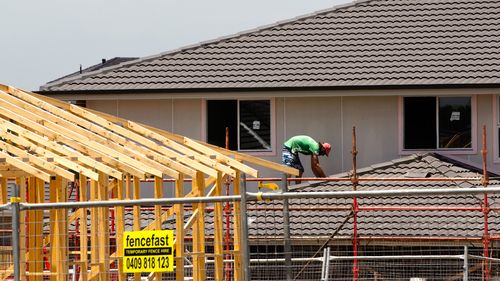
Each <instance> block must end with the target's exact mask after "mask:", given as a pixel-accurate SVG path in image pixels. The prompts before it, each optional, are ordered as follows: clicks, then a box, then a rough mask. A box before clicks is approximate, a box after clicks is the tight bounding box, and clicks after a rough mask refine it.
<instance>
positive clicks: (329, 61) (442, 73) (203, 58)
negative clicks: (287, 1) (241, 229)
mask: <svg viewBox="0 0 500 281" xmlns="http://www.w3.org/2000/svg"><path fill="white" fill-rule="evenodd" d="M499 55H500V0H453V1H451V0H429V1H422V0H404V1H401V0H371V1H363V2H359V1H357V2H353V3H350V4H349V5H344V6H338V7H334V8H332V9H327V10H323V11H320V12H317V13H312V14H309V15H305V16H302V17H297V18H294V19H291V20H287V21H283V22H279V23H276V24H272V25H268V26H265V27H261V28H256V29H253V30H249V31H245V32H241V33H238V34H236V35H233V36H226V37H222V38H217V39H215V40H211V41H207V42H201V43H199V44H195V45H192V46H188V47H185V48H180V49H177V50H174V51H170V52H165V53H162V54H159V55H155V56H150V57H146V58H142V59H138V60H133V61H127V62H122V63H120V64H118V65H116V66H111V67H106V68H101V69H97V70H95V71H92V72H88V73H85V74H83V75H76V76H75V75H71V76H70V77H63V78H62V79H58V80H56V81H53V82H49V83H47V84H46V85H44V86H42V87H41V90H42V91H72V90H79V91H99V90H103V91H105V90H111V89H113V90H131V89H134V90H140V89H167V90H168V89H209V88H215V89H216V88H273V87H290V88H293V87H338V86H344V87H360V86H385V85H387V86H395V85H399V86H408V85H435V84H444V85H449V84H458V85H460V84H498V83H500V68H499V67H498V65H499V62H500V59H499V57H500V56H499Z"/></svg>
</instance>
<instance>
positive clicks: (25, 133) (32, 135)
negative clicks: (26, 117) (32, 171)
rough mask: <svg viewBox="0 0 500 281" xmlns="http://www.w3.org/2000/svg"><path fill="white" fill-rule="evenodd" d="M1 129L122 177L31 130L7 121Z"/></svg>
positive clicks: (114, 170) (105, 166)
mask: <svg viewBox="0 0 500 281" xmlns="http://www.w3.org/2000/svg"><path fill="white" fill-rule="evenodd" d="M0 127H2V128H4V129H6V130H12V131H15V132H17V133H18V134H20V135H22V136H23V137H24V138H27V139H29V140H31V141H33V142H36V143H38V144H39V145H41V146H45V147H46V148H48V149H51V150H53V151H55V152H57V153H60V154H62V155H65V156H70V157H77V159H78V161H79V162H81V163H83V164H85V165H87V166H90V167H93V168H95V169H97V170H100V171H102V172H104V173H107V174H108V175H110V176H112V177H121V176H122V173H121V172H119V171H117V170H116V169H114V168H111V167H109V166H107V165H104V164H102V163H101V162H99V161H96V160H94V159H92V158H90V157H88V156H85V155H83V154H82V153H80V152H78V151H73V150H70V147H65V146H63V145H61V144H59V143H57V142H56V141H49V140H47V139H45V138H44V137H42V136H40V135H38V134H36V133H33V132H31V131H29V130H26V129H24V128H22V127H20V126H18V125H15V124H13V123H10V122H7V121H6V120H2V121H0Z"/></svg>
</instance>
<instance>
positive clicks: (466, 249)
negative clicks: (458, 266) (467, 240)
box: [464, 246, 469, 281]
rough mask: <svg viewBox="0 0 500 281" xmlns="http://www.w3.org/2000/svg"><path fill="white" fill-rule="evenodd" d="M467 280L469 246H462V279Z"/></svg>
mask: <svg viewBox="0 0 500 281" xmlns="http://www.w3.org/2000/svg"><path fill="white" fill-rule="evenodd" d="M468 280H469V247H468V246H464V281H468Z"/></svg>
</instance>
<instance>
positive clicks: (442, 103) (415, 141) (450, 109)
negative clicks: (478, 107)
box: [403, 97, 472, 150]
mask: <svg viewBox="0 0 500 281" xmlns="http://www.w3.org/2000/svg"><path fill="white" fill-rule="evenodd" d="M403 111H404V116H403V118H404V121H403V122H404V123H403V126H404V127H403V130H404V131H403V141H404V143H403V148H404V149H416V150H431V149H443V150H447V149H454V150H457V149H458V150H465V149H469V150H470V149H471V148H472V113H471V97H404V100H403Z"/></svg>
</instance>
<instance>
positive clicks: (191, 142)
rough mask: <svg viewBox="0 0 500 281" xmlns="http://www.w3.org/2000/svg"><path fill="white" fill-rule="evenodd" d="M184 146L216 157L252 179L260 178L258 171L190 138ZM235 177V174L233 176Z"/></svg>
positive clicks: (185, 141)
mask: <svg viewBox="0 0 500 281" xmlns="http://www.w3.org/2000/svg"><path fill="white" fill-rule="evenodd" d="M183 140H184V144H185V145H187V146H189V147H191V148H192V149H195V150H198V151H199V152H201V153H204V154H206V155H215V157H216V159H217V161H220V162H222V163H224V164H226V165H229V166H231V167H233V168H235V169H237V170H240V171H242V172H244V173H245V174H248V175H250V176H252V177H257V176H258V171H257V170H256V169H254V168H252V167H249V166H247V165H245V164H243V163H241V162H238V161H236V160H234V159H231V158H230V157H228V156H226V155H224V154H222V153H220V152H218V151H216V150H215V149H213V148H210V147H208V146H206V145H202V144H200V143H199V142H196V141H194V140H192V139H190V138H187V137H184V138H183ZM231 176H232V177H234V176H235V175H234V173H233V174H232V175H231Z"/></svg>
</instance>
